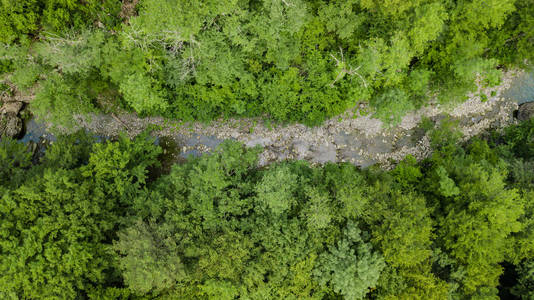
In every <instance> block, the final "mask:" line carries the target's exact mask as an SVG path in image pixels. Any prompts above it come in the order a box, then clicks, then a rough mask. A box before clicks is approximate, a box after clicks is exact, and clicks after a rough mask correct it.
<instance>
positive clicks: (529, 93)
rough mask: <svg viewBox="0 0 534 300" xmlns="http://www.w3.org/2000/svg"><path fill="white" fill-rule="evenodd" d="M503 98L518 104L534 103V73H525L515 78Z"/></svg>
mask: <svg viewBox="0 0 534 300" xmlns="http://www.w3.org/2000/svg"><path fill="white" fill-rule="evenodd" d="M503 96H504V97H506V98H508V99H511V100H513V101H516V102H517V103H518V104H523V103H526V102H532V101H534V71H530V72H525V73H523V74H522V75H520V76H519V77H517V78H515V79H514V80H513V81H512V84H511V85H510V88H509V89H507V90H506V91H505V92H504V93H503Z"/></svg>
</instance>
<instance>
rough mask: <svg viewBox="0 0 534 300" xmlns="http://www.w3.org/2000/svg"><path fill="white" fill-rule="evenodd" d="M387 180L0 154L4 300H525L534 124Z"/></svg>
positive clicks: (287, 166) (318, 170) (239, 155)
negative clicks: (160, 167)
mask: <svg viewBox="0 0 534 300" xmlns="http://www.w3.org/2000/svg"><path fill="white" fill-rule="evenodd" d="M430 136H431V137H432V144H433V146H434V147H435V151H434V152H433V154H432V155H431V156H430V157H429V158H427V159H425V160H424V161H422V162H419V163H418V162H417V161H415V159H413V157H407V158H406V159H404V160H403V161H401V162H400V163H399V164H398V165H397V166H396V167H395V168H394V169H392V170H389V171H385V170H382V169H380V168H378V167H371V168H369V169H366V170H360V169H359V168H357V167H355V166H353V165H351V164H347V163H345V164H326V165H324V166H310V164H309V163H308V162H305V161H288V162H285V163H279V164H273V165H269V166H267V167H264V168H257V167H256V162H257V153H258V150H260V149H259V146H258V147H257V148H252V149H246V148H245V147H244V146H243V145H241V144H238V143H236V142H230V141H228V142H225V143H224V144H222V145H221V146H220V147H219V148H218V150H217V151H215V152H214V153H212V154H209V155H203V156H200V157H197V158H191V159H189V160H188V161H187V162H186V163H184V164H176V165H174V166H173V167H172V169H171V171H170V172H168V173H164V174H162V173H161V172H158V164H159V160H158V158H159V157H160V156H161V154H162V150H161V148H160V147H159V146H157V145H155V144H154V140H153V138H150V136H149V135H147V134H146V133H145V134H143V135H141V136H138V137H137V138H136V139H134V140H130V139H129V138H127V137H125V136H121V137H120V138H119V139H117V140H114V141H112V140H108V141H101V142H97V141H96V140H94V139H92V138H91V136H90V135H87V134H86V133H83V132H79V133H77V134H75V135H71V136H64V137H61V138H59V139H58V141H56V142H55V143H53V144H52V145H50V146H49V147H48V148H47V149H46V151H45V153H44V154H43V153H39V152H37V153H35V154H34V155H32V152H30V151H29V149H28V148H27V147H26V146H25V145H24V144H22V143H20V142H17V141H13V140H10V139H3V140H2V141H0V178H2V181H0V195H1V196H0V197H1V198H0V286H1V287H2V289H1V291H0V298H2V299H499V297H502V299H532V298H533V297H534V293H533V292H534V276H533V274H534V218H533V216H534V119H531V120H530V121H527V122H524V123H521V124H519V125H514V126H511V127H508V128H507V129H506V130H504V132H502V133H499V132H493V133H491V134H488V135H487V136H485V137H484V138H474V139H471V140H470V141H468V142H466V143H459V138H460V137H461V134H460V133H459V132H457V131H455V129H454V126H453V124H451V123H447V122H444V125H442V126H441V127H435V128H433V129H430ZM512 296H515V297H516V298H510V297H512Z"/></svg>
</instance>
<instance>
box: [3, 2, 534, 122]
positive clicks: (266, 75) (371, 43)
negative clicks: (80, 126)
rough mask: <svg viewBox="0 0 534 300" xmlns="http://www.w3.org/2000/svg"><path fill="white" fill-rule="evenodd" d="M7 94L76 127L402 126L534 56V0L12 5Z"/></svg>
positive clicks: (7, 7) (6, 18)
mask: <svg viewBox="0 0 534 300" xmlns="http://www.w3.org/2000/svg"><path fill="white" fill-rule="evenodd" d="M0 43H1V44H0V74H2V76H1V78H0V82H1V83H2V84H1V85H0V92H4V93H11V94H17V92H26V93H29V94H31V95H33V96H34V98H35V99H34V101H33V102H32V105H31V106H32V107H31V109H32V112H33V113H34V114H35V115H37V116H40V117H41V118H45V119H46V120H50V121H54V122H56V123H60V124H63V125H66V126H68V125H69V124H72V122H73V121H72V116H73V115H76V114H82V113H87V112H95V111H100V112H108V113H109V112H114V111H121V110H126V111H133V112H136V113H138V114H140V115H145V116H147V115H162V116H166V117H169V118H176V119H182V120H201V121H208V120H212V119H216V118H219V117H243V116H265V117H268V118H270V119H272V120H276V121H279V122H301V123H305V124H308V125H317V124H320V123H321V122H322V121H324V120H325V119H327V118H330V117H333V116H335V115H338V114H340V113H341V112H343V111H345V110H347V109H350V108H354V107H356V106H357V105H358V104H361V103H366V104H368V105H369V106H370V107H371V108H372V109H373V111H374V112H375V116H377V117H379V118H381V119H383V120H384V121H387V122H392V123H395V122H397V121H398V120H399V118H400V117H401V116H402V115H404V114H405V113H406V112H407V111H409V110H412V109H414V108H417V107H421V106H422V105H425V104H426V103H428V102H429V101H430V100H433V101H437V102H439V103H444V104H445V103H457V102H460V101H462V100H463V98H464V96H465V92H466V91H469V90H472V89H474V87H475V85H474V80H475V79H476V78H477V76H479V75H481V76H483V78H484V82H483V85H495V84H497V83H498V82H499V78H500V74H501V70H502V69H503V68H510V67H517V66H521V65H523V64H524V63H525V60H528V59H532V57H533V53H534V5H533V3H532V0H462V1H455V0H454V1H453V0H385V1H384V0H331V1H326V0H203V1H187V0H165V1H160V0H141V1H139V0H124V1H122V2H121V1H118V0H86V1H75V0H19V1H10V0H7V1H2V2H0Z"/></svg>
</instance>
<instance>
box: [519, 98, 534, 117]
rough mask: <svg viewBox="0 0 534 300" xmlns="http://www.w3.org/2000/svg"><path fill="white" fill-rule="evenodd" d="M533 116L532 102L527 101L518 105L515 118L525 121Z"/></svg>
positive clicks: (533, 104)
mask: <svg viewBox="0 0 534 300" xmlns="http://www.w3.org/2000/svg"><path fill="white" fill-rule="evenodd" d="M533 117H534V102H527V103H523V104H521V105H519V110H518V112H517V118H518V119H519V120H520V121H526V120H529V119H530V118H533Z"/></svg>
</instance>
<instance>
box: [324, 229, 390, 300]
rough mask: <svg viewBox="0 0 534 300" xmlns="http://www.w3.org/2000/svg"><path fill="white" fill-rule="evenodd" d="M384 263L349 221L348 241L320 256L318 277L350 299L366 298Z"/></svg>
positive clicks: (341, 242) (345, 233)
mask: <svg viewBox="0 0 534 300" xmlns="http://www.w3.org/2000/svg"><path fill="white" fill-rule="evenodd" d="M382 268H384V261H383V259H382V257H380V255H378V254H377V253H375V252H373V251H372V247H371V246H370V245H369V244H368V243H366V242H365V241H363V240H362V237H361V232H360V229H359V228H358V227H357V226H356V225H355V224H353V223H351V222H349V223H348V224H347V228H346V229H345V232H344V238H343V239H342V240H340V241H339V242H338V244H337V245H336V246H335V247H330V248H329V249H328V252H326V253H323V254H322V255H321V256H320V257H319V266H318V268H316V269H315V271H314V275H315V276H316V277H317V278H318V281H319V283H320V284H322V285H329V286H331V288H332V289H333V290H334V291H335V292H338V293H340V294H341V295H343V296H344V297H345V298H347V299H363V298H364V297H365V295H366V294H367V293H368V292H369V289H370V288H374V287H375V285H376V282H377V281H378V277H379V276H380V272H381V271H382Z"/></svg>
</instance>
